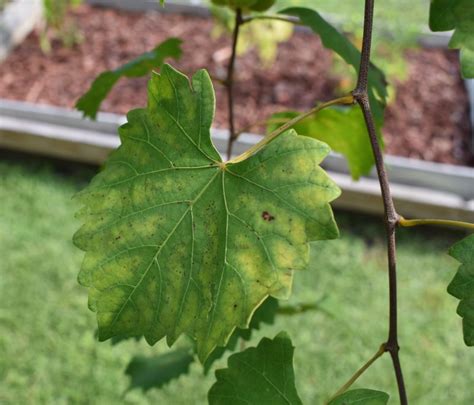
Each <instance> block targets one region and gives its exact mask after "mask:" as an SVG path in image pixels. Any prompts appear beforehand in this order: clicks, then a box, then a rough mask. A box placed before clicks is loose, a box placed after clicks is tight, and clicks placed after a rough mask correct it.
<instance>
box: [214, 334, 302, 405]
mask: <svg viewBox="0 0 474 405" xmlns="http://www.w3.org/2000/svg"><path fill="white" fill-rule="evenodd" d="M293 352H294V347H293V345H292V344H291V340H290V338H289V337H288V335H287V334H286V333H284V332H281V333H279V334H278V335H277V336H275V338H274V339H273V340H272V339H268V338H263V339H262V340H261V341H260V343H259V344H258V346H257V347H251V348H248V349H246V350H244V351H243V352H240V353H237V354H233V355H232V356H230V357H229V360H228V365H227V368H226V369H222V370H217V371H216V379H217V381H216V382H215V384H214V385H213V386H212V387H211V389H210V390H209V394H208V399H209V404H210V405H220V404H222V405H241V404H248V405H279V404H285V405H288V404H302V402H301V399H300V398H299V396H298V393H297V392H296V386H295V373H294V371H293Z"/></svg>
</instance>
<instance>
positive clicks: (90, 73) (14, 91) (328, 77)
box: [0, 5, 474, 165]
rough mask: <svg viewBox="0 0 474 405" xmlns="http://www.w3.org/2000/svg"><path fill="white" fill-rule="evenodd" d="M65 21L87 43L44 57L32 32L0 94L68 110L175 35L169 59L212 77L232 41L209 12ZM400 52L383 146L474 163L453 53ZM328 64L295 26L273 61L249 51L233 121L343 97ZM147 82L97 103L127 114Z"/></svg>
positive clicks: (220, 92)
mask: <svg viewBox="0 0 474 405" xmlns="http://www.w3.org/2000/svg"><path fill="white" fill-rule="evenodd" d="M68 21H69V23H72V24H74V25H75V26H76V27H77V29H78V32H79V33H80V34H81V35H82V37H83V40H82V41H81V42H80V43H79V44H77V45H75V46H73V47H69V48H68V47H64V46H62V44H61V43H60V42H59V41H58V40H53V41H52V50H51V52H50V54H48V55H45V54H43V53H42V52H41V50H40V48H39V40H38V35H37V34H36V33H32V34H31V35H29V36H28V37H27V39H26V40H25V41H24V42H23V43H22V44H21V45H20V46H18V47H17V48H16V49H15V50H14V52H12V53H11V54H10V56H9V57H8V58H7V59H6V60H5V61H4V62H3V63H2V64H0V98H8V99H15V100H24V101H29V102H35V103H45V104H53V105H58V106H63V107H73V106H74V104H75V102H76V100H77V99H78V98H79V97H80V96H81V95H82V94H83V93H84V92H85V91H86V90H87V89H88V87H89V85H90V83H91V82H92V80H93V79H94V78H95V77H96V76H97V75H98V74H99V73H100V72H102V71H103V70H106V69H114V68H115V67H117V66H119V65H120V64H122V63H124V62H126V61H128V60H130V59H132V58H134V57H135V56H137V55H139V54H140V53H143V52H145V51H148V50H150V49H152V48H153V47H154V46H156V44H157V43H159V42H161V41H163V40H164V39H166V38H168V37H172V36H176V37H180V38H182V39H183V40H184V43H183V51H184V52H183V57H182V58H181V60H180V61H179V62H173V65H175V66H177V67H178V68H179V69H180V70H182V71H184V72H185V73H186V74H188V75H190V74H192V73H193V72H194V71H196V70H197V69H200V68H207V69H208V70H209V71H210V74H211V76H212V77H213V78H214V79H222V78H223V77H224V75H225V70H226V65H227V62H228V56H229V53H230V52H229V51H230V48H229V47H230V40H229V39H228V38H227V37H225V36H221V37H219V38H216V37H214V35H213V22H212V20H210V19H205V18H201V17H191V16H184V15H171V14H159V13H128V12H123V11H117V10H111V9H103V8H97V7H91V6H87V5H83V6H80V7H78V8H76V9H74V10H73V11H71V13H70V14H69V16H68ZM315 55H316V57H315ZM406 59H407V62H408V69H409V73H408V79H407V80H405V81H403V82H396V83H394V84H395V89H396V92H395V94H396V96H395V99H394V100H393V101H392V102H391V103H390V105H389V107H388V108H387V112H386V119H385V127H384V137H385V141H386V151H387V153H389V154H394V155H399V156H408V157H414V158H419V159H424V160H430V161H435V162H443V163H452V164H471V165H472V164H473V163H474V162H473V159H472V155H471V153H470V152H469V142H470V134H471V132H470V131H471V128H470V123H469V115H468V112H469V107H468V98H467V94H466V89H465V86H464V83H463V81H462V79H461V78H460V74H459V65H458V56H457V53H456V52H454V51H448V50H440V49H417V50H409V51H407V52H406ZM333 71H334V64H333V59H332V54H331V52H329V51H327V50H326V49H324V48H323V47H322V45H321V43H320V41H319V39H318V38H317V37H315V36H314V35H311V34H306V33H297V34H294V35H293V36H292V38H291V39H290V40H289V41H288V42H286V43H283V44H281V45H280V46H279V49H278V56H277V58H276V60H275V62H274V63H272V64H271V66H270V67H265V66H262V64H261V63H260V60H259V58H258V55H257V53H256V52H255V51H250V52H247V53H246V54H245V55H243V56H241V57H239V58H238V61H237V66H236V83H235V98H236V107H235V116H236V124H237V125H236V127H237V128H244V127H247V126H249V125H250V124H252V123H255V122H259V121H262V120H265V119H266V118H268V116H269V115H270V114H272V113H274V112H277V111H282V110H287V109H298V110H305V109H308V108H310V107H311V106H313V105H314V103H315V102H316V101H324V100H327V99H330V98H332V97H334V96H336V95H340V84H341V82H343V81H344V79H343V78H341V77H337V76H336V75H335V74H334V73H333ZM146 82H147V79H145V78H143V79H123V80H121V81H120V82H119V83H118V85H117V86H116V88H115V89H114V90H113V91H112V92H111V94H110V95H109V96H108V97H107V99H106V100H105V101H104V103H103V104H102V110H104V111H111V112H116V113H126V112H127V111H128V110H130V109H132V108H137V107H139V106H143V105H145V103H146ZM215 88H216V98H217V112H216V120H215V122H214V125H215V126H217V127H227V109H226V95H225V92H224V89H223V87H222V85H220V84H219V80H215ZM257 130H258V128H253V131H257Z"/></svg>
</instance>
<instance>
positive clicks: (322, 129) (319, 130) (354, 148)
mask: <svg viewBox="0 0 474 405" xmlns="http://www.w3.org/2000/svg"><path fill="white" fill-rule="evenodd" d="M297 115H298V113H297V112H295V111H288V112H281V113H277V114H274V115H273V116H272V119H275V121H277V120H278V121H280V120H281V119H286V118H287V119H288V120H290V119H291V118H294V117H296V116H297ZM270 121H271V120H270ZM272 128H274V126H270V130H271V129H272ZM292 128H293V129H294V130H295V131H296V132H297V133H298V134H300V135H306V136H310V137H312V138H315V139H318V140H320V141H323V142H326V143H327V144H328V145H329V146H330V147H331V149H332V150H333V151H335V152H339V153H341V154H342V155H344V157H345V158H346V159H347V164H348V166H349V171H350V172H351V175H352V178H353V179H354V180H357V179H359V178H360V176H362V175H364V174H368V173H369V172H370V170H371V169H372V166H373V165H374V155H373V153H372V148H371V145H370V141H369V136H368V135H367V128H366V126H365V121H364V116H363V115H362V111H361V109H360V107H359V106H357V105H355V106H353V107H350V108H340V107H334V108H326V109H324V110H321V111H319V112H318V113H317V114H314V115H312V116H310V117H308V118H306V119H305V120H303V121H300V122H298V123H297V124H296V125H294V126H293V127H292ZM377 129H378V133H377V135H378V138H379V142H380V144H381V145H383V139H382V136H381V133H380V128H379V127H378V126H377Z"/></svg>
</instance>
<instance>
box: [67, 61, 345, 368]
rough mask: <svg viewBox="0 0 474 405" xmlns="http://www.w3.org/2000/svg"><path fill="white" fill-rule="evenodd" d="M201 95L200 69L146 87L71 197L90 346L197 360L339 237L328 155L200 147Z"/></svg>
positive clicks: (306, 146) (206, 85)
mask: <svg viewBox="0 0 474 405" xmlns="http://www.w3.org/2000/svg"><path fill="white" fill-rule="evenodd" d="M214 109H215V101H214V89H213V88H212V83H211V80H210V78H209V75H208V74H207V72H206V71H205V70H201V71H198V72H197V73H196V74H195V75H194V76H193V78H192V84H191V83H190V82H189V80H188V78H187V77H186V76H184V75H183V74H181V73H179V72H178V71H176V70H174V69H173V68H172V67H170V66H169V65H164V66H163V68H162V70H161V74H154V75H153V77H152V79H151V81H150V84H149V101H148V107H147V108H146V109H139V110H134V111H131V112H130V113H129V114H128V116H127V118H128V123H126V124H125V125H123V126H122V127H121V128H120V130H119V132H120V136H121V141H122V145H121V146H120V147H119V149H118V150H117V151H115V152H113V153H112V154H111V156H110V158H109V159H108V161H107V163H106V166H105V169H104V170H103V171H102V172H101V173H99V174H98V175H97V176H96V177H95V178H94V179H93V180H92V182H91V184H90V185H89V186H88V187H87V188H86V189H85V190H84V191H82V192H81V193H79V195H78V197H77V198H78V199H79V201H80V202H81V203H82V204H83V205H84V208H83V209H82V210H81V211H80V213H79V217H80V218H81V219H82V220H83V221H84V222H85V224H84V225H83V226H82V227H81V228H80V230H79V231H78V232H77V233H76V234H75V237H74V242H75V244H76V245H77V246H78V247H79V248H81V249H82V250H84V251H86V255H85V259H84V262H83V265H82V270H81V273H80V274H79V281H80V283H81V284H83V285H84V286H87V287H89V305H90V307H91V309H93V310H94V311H97V320H98V325H99V339H101V340H105V339H108V338H110V337H112V336H116V335H133V336H136V335H144V336H145V338H146V340H147V341H148V342H149V343H150V344H153V343H155V342H156V341H158V340H160V339H161V338H163V337H165V336H166V337H167V342H168V344H169V345H171V344H173V342H175V341H176V339H177V338H178V337H179V336H180V335H181V334H182V333H187V334H189V335H190V336H192V337H193V338H195V339H196V340H197V347H198V355H199V358H200V360H201V361H205V359H206V358H207V356H208V355H209V354H210V353H211V352H212V350H213V349H214V348H215V347H216V346H217V345H219V346H224V345H225V344H226V342H227V339H228V338H229V336H230V335H231V334H232V332H233V330H234V329H235V327H240V328H247V326H248V323H249V321H250V318H251V316H252V313H253V312H254V311H255V310H256V308H257V307H258V306H259V305H260V304H261V303H262V302H263V301H264V300H265V299H266V298H267V297H268V296H273V297H275V298H287V297H288V296H289V295H290V292H291V284H292V277H293V271H294V270H298V269H303V268H305V267H306V265H307V262H308V250H309V242H310V241H312V240H320V239H330V238H335V237H337V236H338V230H337V226H336V224H335V222H334V218H333V214H332V211H331V207H330V206H329V202H330V201H332V200H334V199H335V198H336V197H338V195H339V193H340V190H339V188H338V187H337V186H336V185H335V183H334V182H333V181H332V180H331V179H330V178H329V177H328V176H327V174H326V173H325V172H324V171H323V170H322V169H321V168H320V167H319V166H318V164H319V163H320V162H321V161H322V160H323V159H324V157H325V156H326V155H327V154H328V153H329V147H328V146H327V145H326V144H324V143H322V142H319V141H316V140H314V139H312V138H308V137H303V136H298V135H297V134H296V133H295V132H294V131H288V132H286V133H284V134H282V135H280V136H279V137H278V138H276V139H275V140H274V141H273V142H271V143H269V144H267V145H266V146H265V147H264V148H262V149H261V150H260V151H259V152H258V153H256V154H254V155H253V156H250V157H249V158H248V159H246V160H244V161H242V162H239V163H230V162H228V163H223V162H222V160H221V158H220V156H219V153H218V152H217V151H216V149H215V148H214V145H213V144H212V142H211V137H210V127H211V123H212V119H213V116H214Z"/></svg>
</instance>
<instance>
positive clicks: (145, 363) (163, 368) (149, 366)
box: [125, 349, 194, 391]
mask: <svg viewBox="0 0 474 405" xmlns="http://www.w3.org/2000/svg"><path fill="white" fill-rule="evenodd" d="M193 360H194V357H193V355H192V354H191V353H190V352H189V350H187V349H177V350H173V351H172V352H169V353H165V354H162V355H159V356H153V357H145V356H135V357H134V358H133V359H132V360H131V361H130V363H129V364H128V366H127V369H126V370H125V374H127V375H128V376H129V377H130V386H129V388H128V389H133V388H141V389H142V390H143V391H148V390H149V389H150V388H160V387H162V386H163V385H165V384H166V383H169V382H170V381H171V380H173V379H175V378H178V377H179V376H181V375H182V374H186V373H188V371H189V366H190V365H191V363H192V362H193Z"/></svg>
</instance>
